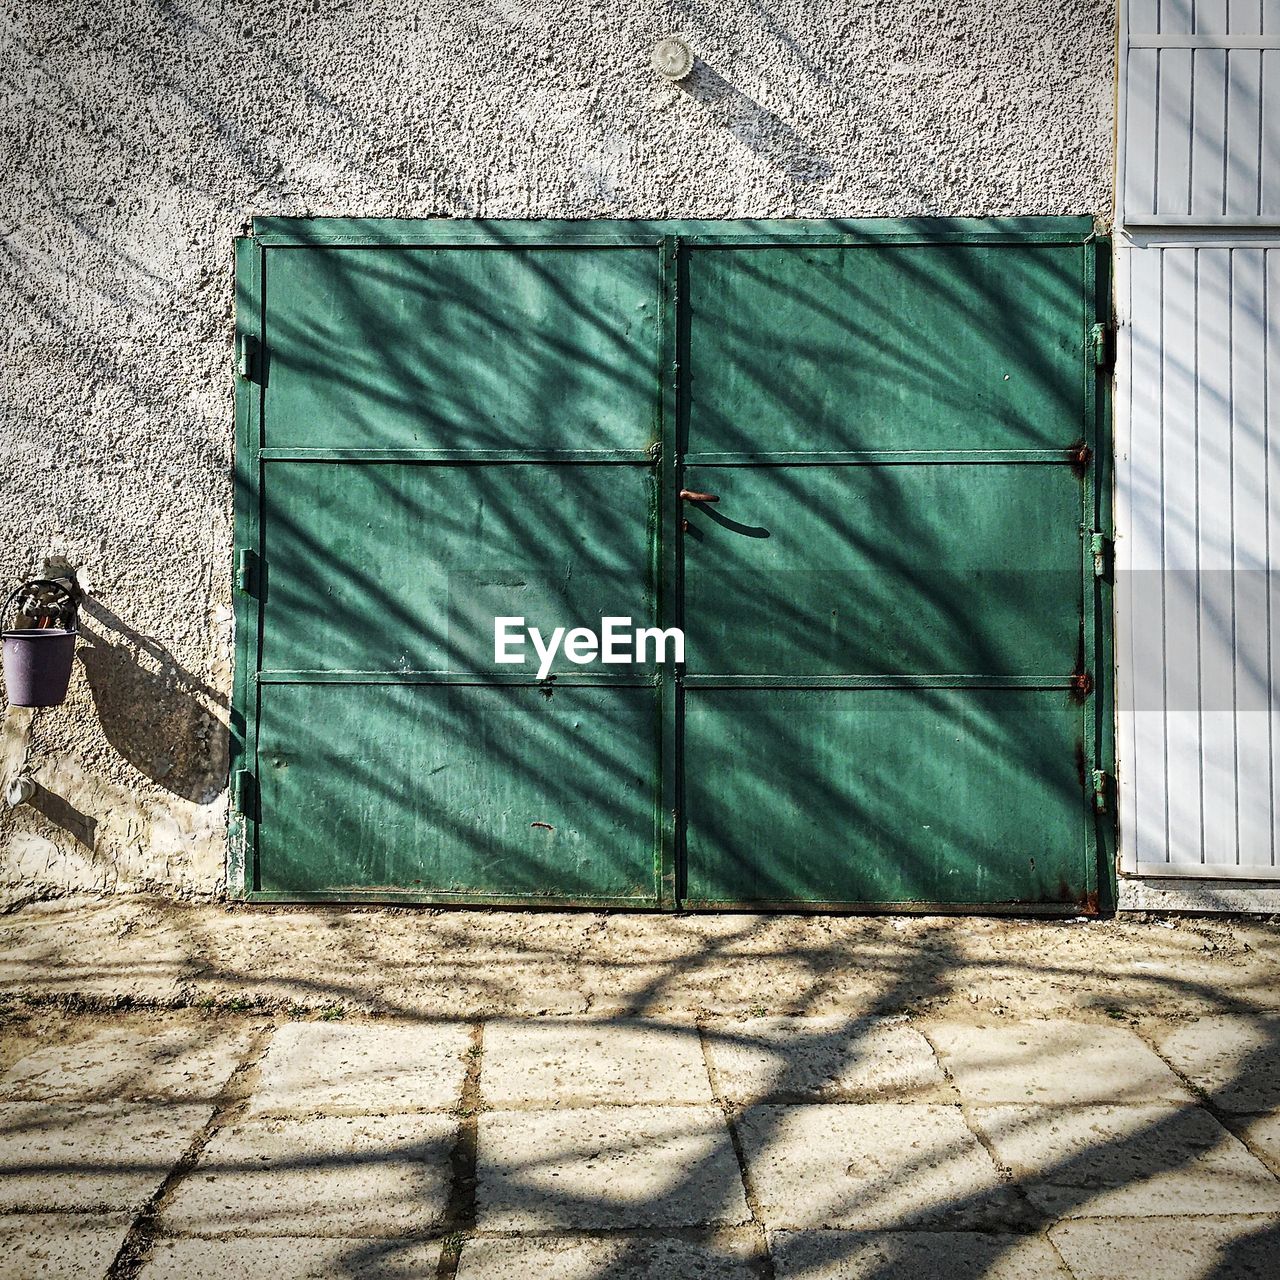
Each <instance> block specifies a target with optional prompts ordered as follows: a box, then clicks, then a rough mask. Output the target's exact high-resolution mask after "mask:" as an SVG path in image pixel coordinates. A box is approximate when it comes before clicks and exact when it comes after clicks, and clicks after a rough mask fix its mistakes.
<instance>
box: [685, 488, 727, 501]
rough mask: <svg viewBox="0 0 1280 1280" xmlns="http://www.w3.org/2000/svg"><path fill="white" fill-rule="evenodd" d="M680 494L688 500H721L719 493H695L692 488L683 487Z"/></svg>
mask: <svg viewBox="0 0 1280 1280" xmlns="http://www.w3.org/2000/svg"><path fill="white" fill-rule="evenodd" d="M680 496H681V497H682V498H683V499H684V500H685V501H686V502H719V501H720V495H719V494H718V493H694V491H693V490H692V489H681V490H680Z"/></svg>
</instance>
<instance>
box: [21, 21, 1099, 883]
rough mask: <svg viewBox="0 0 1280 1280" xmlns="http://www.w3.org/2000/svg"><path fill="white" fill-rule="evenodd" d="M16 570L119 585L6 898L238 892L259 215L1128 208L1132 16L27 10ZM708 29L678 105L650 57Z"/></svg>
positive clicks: (46, 738) (60, 728)
mask: <svg viewBox="0 0 1280 1280" xmlns="http://www.w3.org/2000/svg"><path fill="white" fill-rule="evenodd" d="M0 9H2V11H3V19H2V20H0V108H2V109H0V171H2V172H3V173H4V182H3V184H0V237H2V238H3V252H2V254H0V297H2V299H3V309H4V315H5V317H6V321H7V323H6V326H5V356H6V360H5V369H4V374H3V377H2V378H0V415H2V418H0V462H2V463H3V468H4V481H3V488H2V490H0V582H3V583H8V582H10V581H16V579H17V578H18V577H19V576H21V575H27V574H30V573H32V572H34V571H37V570H39V569H41V568H42V567H44V566H45V564H46V563H47V562H49V561H50V560H52V561H53V562H54V563H58V562H59V558H60V557H61V558H65V560H66V561H69V562H70V564H71V565H72V566H74V567H75V568H76V569H78V570H79V572H80V574H81V578H82V581H84V582H85V583H86V585H87V587H88V589H89V591H90V593H91V599H90V601H89V603H88V606H87V609H86V612H85V614H84V627H83V630H84V638H83V641H82V643H81V661H79V662H77V668H76V672H75V674H74V675H73V677H72V693H71V697H70V700H69V702H68V704H67V705H66V706H65V707H64V708H62V709H59V710H54V711H44V712H40V713H38V715H37V717H36V718H35V720H34V724H33V725H30V740H29V743H28V741H27V733H28V722H29V721H30V719H31V717H30V715H29V714H25V713H18V712H10V713H9V715H8V717H7V720H6V724H5V728H4V733H3V738H2V739H0V768H3V770H4V772H5V774H6V775H8V774H9V773H11V772H12V771H13V769H15V768H17V767H19V766H20V765H21V764H22V761H23V758H24V755H25V756H27V757H28V758H29V767H30V768H31V769H32V770H33V772H34V773H35V776H36V777H37V779H38V781H39V782H40V784H41V787H42V790H41V792H39V793H38V794H37V797H36V807H35V808H31V807H23V808H21V809H19V810H15V811H7V810H6V811H4V812H3V813H0V891H2V892H3V893H4V894H6V895H8V896H10V897H14V896H25V895H27V894H31V893H47V892H54V891H58V890H60V889H68V888H101V889H105V890H114V889H124V888H134V887H152V888H159V889H163V890H165V891H167V892H175V893H207V892H216V891H217V890H218V889H219V888H220V886H221V883H222V875H223V859H224V848H225V847H224V830H225V821H226V800H225V793H224V786H225V775H226V767H227V747H226V720H227V710H226V708H227V700H228V691H229V688H230V643H229V642H230V633H229V627H230V621H229V619H230V607H229V602H230V582H229V572H230V545H231V544H230V500H231V482H230V471H231V454H232V371H231V360H230V351H231V335H232V239H233V237H234V236H236V235H237V234H239V233H240V232H241V231H242V230H243V229H244V228H245V224H246V221H247V220H248V218H249V217H250V216H251V215H253V214H266V213H274V214H293V215H299V214H301V215H307V214H314V215H324V214H347V215H361V214H363V215H381V216H400V215H405V216H408V215H413V216H427V215H441V216H450V217H476V216H483V217H491V218H502V217H542V216H547V217H582V218H586V217H597V216H604V217H627V216H638V217H652V218H656V217H702V218H708V217H742V216H752V217H755V216H774V217H786V216H791V215H806V216H856V215H879V214H885V215H917V214H920V215H925V214H970V215H988V214H990V215H995V214H1039V213H1044V214H1053V213H1063V214H1075V213H1093V214H1098V215H1104V214H1105V213H1106V212H1107V211H1108V210H1109V209H1110V207H1111V203H1112V191H1111V187H1112V176H1111V175H1112V117H1113V105H1112V103H1113V88H1112V86H1113V56H1114V55H1113V48H1114V21H1115V18H1114V12H1113V5H1112V3H1111V0H1018V2H1017V3H1010V2H1009V0H948V2H946V3H944V2H943V0H935V3H919V2H914V0H906V2H900V0H879V2H876V0H863V2H858V0H810V2H809V3H802V2H800V0H789V2H783V3H772V2H771V0H714V2H708V3H683V4H661V5H653V6H645V5H639V4H633V3H619V2H616V0H595V2H592V0H456V2H454V3H446V2H443V0H416V2H415V0H276V3H274V4H272V5H262V4H260V3H254V4H248V3H229V2H226V0H223V2H222V3H219V2H218V0H172V2H167V0H134V2H133V3H128V4H122V3H119V0H35V2H34V3H33V2H32V0H24V2H23V3H21V4H15V3H12V0H9V2H6V3H3V4H0ZM671 33H679V34H682V35H683V36H685V37H686V38H687V39H688V40H689V42H690V44H691V45H692V47H693V49H694V51H695V53H696V54H697V56H698V58H699V63H698V65H697V67H696V68H695V71H694V73H693V75H692V76H691V77H690V78H689V79H688V80H687V81H686V82H685V83H684V84H683V85H682V86H679V87H676V86H671V85H668V84H665V83H663V82H661V81H659V79H658V77H656V76H655V75H654V73H653V72H652V71H651V70H650V69H649V67H648V56H649V51H650V48H651V47H652V45H653V44H654V42H655V41H656V40H657V39H658V38H659V37H660V36H663V35H667V34H671Z"/></svg>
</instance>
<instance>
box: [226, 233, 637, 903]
mask: <svg viewBox="0 0 1280 1280" xmlns="http://www.w3.org/2000/svg"><path fill="white" fill-rule="evenodd" d="M261 261H262V267H261V273H262V279H263V287H264V297H265V303H264V305H263V307H262V311H261V317H262V332H261V355H260V358H259V367H258V377H259V381H260V402H259V409H260V412H259V413H258V414H257V415H256V418H255V420H254V421H253V422H252V423H251V424H250V425H251V426H252V428H253V430H252V431H251V432H250V435H251V439H250V440H249V441H248V442H246V441H245V440H244V438H243V436H244V433H243V431H242V452H248V453H250V454H251V455H252V456H251V457H250V458H248V459H245V458H242V459H241V474H242V475H243V474H245V472H246V465H245V464H246V462H248V464H249V466H250V468H251V474H252V478H253V482H254V485H253V487H254V496H253V502H252V512H251V522H252V524H253V528H252V530H251V531H250V540H247V539H245V538H243V537H240V538H239V539H238V540H239V545H241V546H244V545H246V544H247V545H250V546H251V547H252V548H253V549H255V550H257V551H258V552H259V557H260V560H259V564H258V566H257V572H256V574H255V575H254V576H255V583H254V592H255V601H254V619H255V620H256V622H257V628H256V632H257V636H256V644H255V646H254V649H255V653H256V657H255V659H254V662H253V667H254V671H253V676H252V679H251V680H248V681H245V682H243V684H242V688H243V689H244V690H245V692H244V693H243V694H242V705H243V706H244V708H245V711H246V721H248V720H252V725H251V726H249V727H248V728H249V731H247V733H246V741H247V743H251V744H253V749H251V750H247V751H246V753H245V757H244V758H245V760H246V761H247V762H249V763H250V765H251V771H252V774H253V783H254V793H255V797H256V798H255V803H254V805H253V807H252V811H251V818H252V819H253V821H250V822H249V823H248V824H247V825H248V828H249V831H250V834H251V835H252V836H253V837H254V845H253V847H252V848H251V849H250V850H249V851H248V852H249V854H250V855H251V857H250V859H249V862H248V866H247V869H246V882H247V883H246V888H247V889H248V890H249V891H250V892H251V893H254V894H257V895H260V896H263V897H269V898H291V897H316V896H320V897H323V896H333V897H342V898H353V897H354V898H358V897H361V896H365V897H373V898H384V897H408V898H422V899H426V900H451V901H468V900H471V901H478V902H494V901H558V902H583V903H591V904H598V903H619V904H632V905H649V904H652V903H654V902H655V901H656V900H657V894H658V888H657V885H658V880H657V875H658V866H659V845H660V821H661V819H660V814H661V804H660V795H659V792H660V788H661V776H662V770H661V766H660V760H659V753H660V732H659V719H658V704H659V691H658V689H657V688H656V687H655V684H654V682H653V678H652V676H651V675H647V674H644V673H641V672H638V671H635V670H630V669H627V668H621V667H608V668H600V667H598V666H597V667H594V668H591V669H590V670H584V669H582V668H579V667H576V666H574V665H573V664H571V663H566V662H565V660H564V659H563V657H561V658H560V659H559V660H558V661H557V663H555V664H554V665H553V666H552V669H551V679H550V680H548V681H541V682H540V681H539V680H538V678H537V669H536V668H537V663H536V660H535V659H533V656H532V653H531V649H530V646H529V645H528V644H527V643H526V645H525V649H526V651H527V652H529V658H530V660H529V661H527V662H526V663H525V664H524V665H522V666H514V665H506V664H503V665H499V664H497V663H495V659H494V633H493V627H494V619H495V617H500V616H509V617H522V618H524V619H525V620H526V623H527V625H529V626H536V627H539V628H540V629H541V630H542V631H543V632H544V634H545V633H547V632H549V631H550V629H552V628H554V627H557V626H565V627H572V626H586V627H593V628H595V627H598V626H599V622H600V619H601V618H602V617H604V616H610V615H621V616H629V617H631V618H633V619H634V621H635V623H636V624H637V625H651V624H653V623H654V622H656V621H657V613H656V599H657V587H656V583H655V580H654V572H655V568H654V567H655V565H656V564H657V562H658V549H657V538H658V517H657V511H656V505H655V504H656V488H655V475H654V470H655V465H656V462H655V453H654V451H653V446H654V444H655V443H656V442H657V441H658V440H659V438H660V435H661V428H662V416H661V394H660V381H659V378H660V374H659V366H660V355H661V349H662V329H661V316H660V312H661V301H660V300H661V280H660V263H659V258H658V253H657V250H656V248H654V247H652V246H643V247H642V246H620V245H615V246H609V247H585V246H560V247H548V246H518V245H517V246H510V245H503V244H487V245H485V246H483V247H475V246H473V247H467V248H459V247H448V246H435V247H408V248H406V247H399V248H390V247H386V248H357V247H326V248H317V247H287V248H286V247H280V248H268V249H267V250H266V251H265V253H263V255H262V259H261ZM246 443H247V446H248V447H247V449H246V448H245V447H244V446H245V445H246Z"/></svg>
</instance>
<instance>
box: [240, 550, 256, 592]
mask: <svg viewBox="0 0 1280 1280" xmlns="http://www.w3.org/2000/svg"><path fill="white" fill-rule="evenodd" d="M257 586H258V553H257V552H256V551H250V550H249V549H248V548H247V547H246V548H242V549H241V550H239V551H237V552H236V590H237V591H243V592H244V594H245V595H249V596H251V595H253V594H254V592H255V591H256V590H257Z"/></svg>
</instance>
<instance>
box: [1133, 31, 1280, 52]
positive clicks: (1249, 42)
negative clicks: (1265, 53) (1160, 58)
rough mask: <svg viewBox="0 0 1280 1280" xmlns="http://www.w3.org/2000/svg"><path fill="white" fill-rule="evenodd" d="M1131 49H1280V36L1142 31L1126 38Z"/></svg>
mask: <svg viewBox="0 0 1280 1280" xmlns="http://www.w3.org/2000/svg"><path fill="white" fill-rule="evenodd" d="M1125 39H1126V40H1127V42H1128V45H1129V48H1130V49H1280V35H1261V36H1260V35H1225V34H1218V33H1214V32H1204V33H1202V34H1200V35H1194V36H1190V35H1186V34H1185V33H1183V34H1181V35H1174V34H1172V33H1165V32H1158V31H1142V32H1136V33H1131V34H1130V35H1128V36H1126V37H1125Z"/></svg>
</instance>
